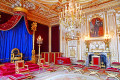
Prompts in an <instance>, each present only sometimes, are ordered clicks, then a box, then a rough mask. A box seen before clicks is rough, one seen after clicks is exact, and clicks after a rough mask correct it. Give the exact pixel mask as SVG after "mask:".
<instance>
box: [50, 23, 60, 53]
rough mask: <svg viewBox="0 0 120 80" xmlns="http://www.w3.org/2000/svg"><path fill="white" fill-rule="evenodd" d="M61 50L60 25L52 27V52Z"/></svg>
mask: <svg viewBox="0 0 120 80" xmlns="http://www.w3.org/2000/svg"><path fill="white" fill-rule="evenodd" d="M59 51H60V30H59V25H56V26H53V27H52V28H51V52H59Z"/></svg>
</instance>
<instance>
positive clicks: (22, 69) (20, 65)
mask: <svg viewBox="0 0 120 80" xmlns="http://www.w3.org/2000/svg"><path fill="white" fill-rule="evenodd" d="M15 72H16V73H17V74H21V73H27V72H29V69H28V65H25V64H24V60H21V61H15Z"/></svg>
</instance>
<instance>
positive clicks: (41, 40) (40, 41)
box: [37, 35, 43, 61]
mask: <svg viewBox="0 0 120 80" xmlns="http://www.w3.org/2000/svg"><path fill="white" fill-rule="evenodd" d="M42 42H43V38H41V36H40V35H39V36H38V38H37V44H38V46H39V58H38V61H39V59H40V46H41V44H42Z"/></svg>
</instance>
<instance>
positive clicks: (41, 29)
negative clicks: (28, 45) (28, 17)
mask: <svg viewBox="0 0 120 80" xmlns="http://www.w3.org/2000/svg"><path fill="white" fill-rule="evenodd" d="M32 23H33V21H28V24H29V29H31V24H32ZM39 35H41V37H42V38H43V43H42V44H41V46H40V52H48V51H49V27H48V26H46V25H43V24H39V23H38V24H37V31H36V32H35V53H36V54H38V50H39V47H38V44H37V38H38V36H39Z"/></svg>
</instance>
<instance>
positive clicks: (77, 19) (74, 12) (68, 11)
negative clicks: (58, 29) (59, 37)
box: [59, 0, 85, 38]
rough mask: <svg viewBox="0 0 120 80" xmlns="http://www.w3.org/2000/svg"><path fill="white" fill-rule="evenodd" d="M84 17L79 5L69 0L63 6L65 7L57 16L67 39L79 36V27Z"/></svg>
mask: <svg viewBox="0 0 120 80" xmlns="http://www.w3.org/2000/svg"><path fill="white" fill-rule="evenodd" d="M84 16H85V15H84V14H83V12H82V6H81V5H80V4H79V3H77V2H75V1H74V0H70V1H69V3H68V4H65V7H64V8H63V10H62V12H61V13H60V15H59V21H60V23H62V24H63V25H64V27H65V29H66V36H67V37H68V38H74V37H78V36H79V34H80V26H81V22H82V19H83V18H84Z"/></svg>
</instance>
